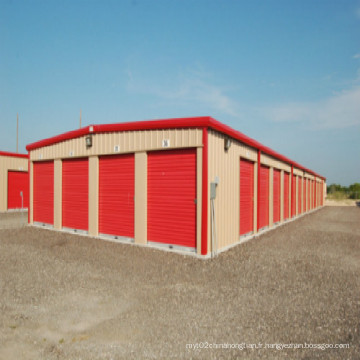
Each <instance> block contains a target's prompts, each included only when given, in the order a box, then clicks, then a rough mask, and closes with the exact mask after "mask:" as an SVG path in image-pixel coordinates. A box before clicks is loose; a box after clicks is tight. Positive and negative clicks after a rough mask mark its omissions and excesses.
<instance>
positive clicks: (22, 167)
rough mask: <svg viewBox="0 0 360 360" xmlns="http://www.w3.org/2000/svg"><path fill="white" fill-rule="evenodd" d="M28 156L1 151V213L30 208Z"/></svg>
mask: <svg viewBox="0 0 360 360" xmlns="http://www.w3.org/2000/svg"><path fill="white" fill-rule="evenodd" d="M28 165H29V159H28V155H27V154H18V153H12V152H5V151H0V212H4V211H8V210H21V209H27V208H28V206H29V175H28Z"/></svg>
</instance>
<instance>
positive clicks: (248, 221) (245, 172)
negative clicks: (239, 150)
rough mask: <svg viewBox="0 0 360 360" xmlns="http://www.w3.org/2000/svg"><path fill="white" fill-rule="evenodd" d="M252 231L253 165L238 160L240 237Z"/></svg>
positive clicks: (243, 160) (246, 161) (249, 162)
mask: <svg viewBox="0 0 360 360" xmlns="http://www.w3.org/2000/svg"><path fill="white" fill-rule="evenodd" d="M253 231H254V163H253V162H251V161H248V160H245V159H240V235H245V234H248V233H251V232H253Z"/></svg>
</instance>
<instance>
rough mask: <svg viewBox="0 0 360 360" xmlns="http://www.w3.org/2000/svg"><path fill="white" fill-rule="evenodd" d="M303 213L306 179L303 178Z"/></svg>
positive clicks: (304, 208) (304, 209) (304, 210)
mask: <svg viewBox="0 0 360 360" xmlns="http://www.w3.org/2000/svg"><path fill="white" fill-rule="evenodd" d="M302 183H303V199H302V200H303V212H306V179H305V178H303V181H302Z"/></svg>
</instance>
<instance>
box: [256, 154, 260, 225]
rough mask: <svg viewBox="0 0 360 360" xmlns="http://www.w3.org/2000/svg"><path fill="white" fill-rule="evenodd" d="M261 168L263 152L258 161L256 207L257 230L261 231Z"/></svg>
mask: <svg viewBox="0 0 360 360" xmlns="http://www.w3.org/2000/svg"><path fill="white" fill-rule="evenodd" d="M260 166H261V151H260V150H258V161H257V206H256V208H257V209H256V214H257V216H256V230H257V231H259V229H260Z"/></svg>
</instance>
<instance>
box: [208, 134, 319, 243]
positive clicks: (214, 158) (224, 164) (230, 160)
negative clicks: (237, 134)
mask: <svg viewBox="0 0 360 360" xmlns="http://www.w3.org/2000/svg"><path fill="white" fill-rule="evenodd" d="M225 138H227V136H226V135H224V134H222V133H219V132H217V131H214V130H210V131H209V168H208V176H209V193H210V183H211V182H213V181H214V179H215V177H216V176H218V177H219V180H220V181H219V185H218V186H217V194H216V200H215V214H216V230H217V231H216V237H217V244H218V249H217V250H223V249H226V248H228V247H231V246H232V245H234V244H236V243H238V242H239V232H240V231H239V216H240V158H241V157H244V158H246V159H248V160H251V161H253V162H254V164H255V169H254V170H255V179H254V233H256V225H257V218H256V216H257V156H258V155H257V154H258V152H257V150H256V149H253V148H251V147H249V146H247V145H245V144H242V143H241V142H239V141H236V140H234V139H232V140H231V141H232V145H231V147H230V149H229V150H228V151H225V150H224V141H225ZM260 161H261V164H264V165H267V166H269V167H270V183H269V190H270V191H269V225H270V227H273V226H274V224H273V191H272V190H273V189H272V187H273V176H272V174H273V169H274V168H276V169H279V170H281V176H280V219H281V220H280V223H283V219H284V208H283V196H284V171H286V172H288V173H289V174H291V165H289V164H287V163H284V162H283V161H280V160H278V159H275V158H273V157H272V156H269V155H267V154H263V153H261V156H260ZM293 173H294V175H296V192H295V194H296V196H295V201H296V213H295V214H296V215H298V201H299V197H298V186H299V185H298V179H299V177H301V178H303V177H307V178H310V179H314V176H313V175H310V174H307V173H305V174H304V171H302V170H300V169H298V168H294V169H293ZM289 180H290V181H289V209H291V194H292V192H291V178H290V179H289ZM208 234H209V235H208V248H209V249H211V218H210V209H209V211H208Z"/></svg>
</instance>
